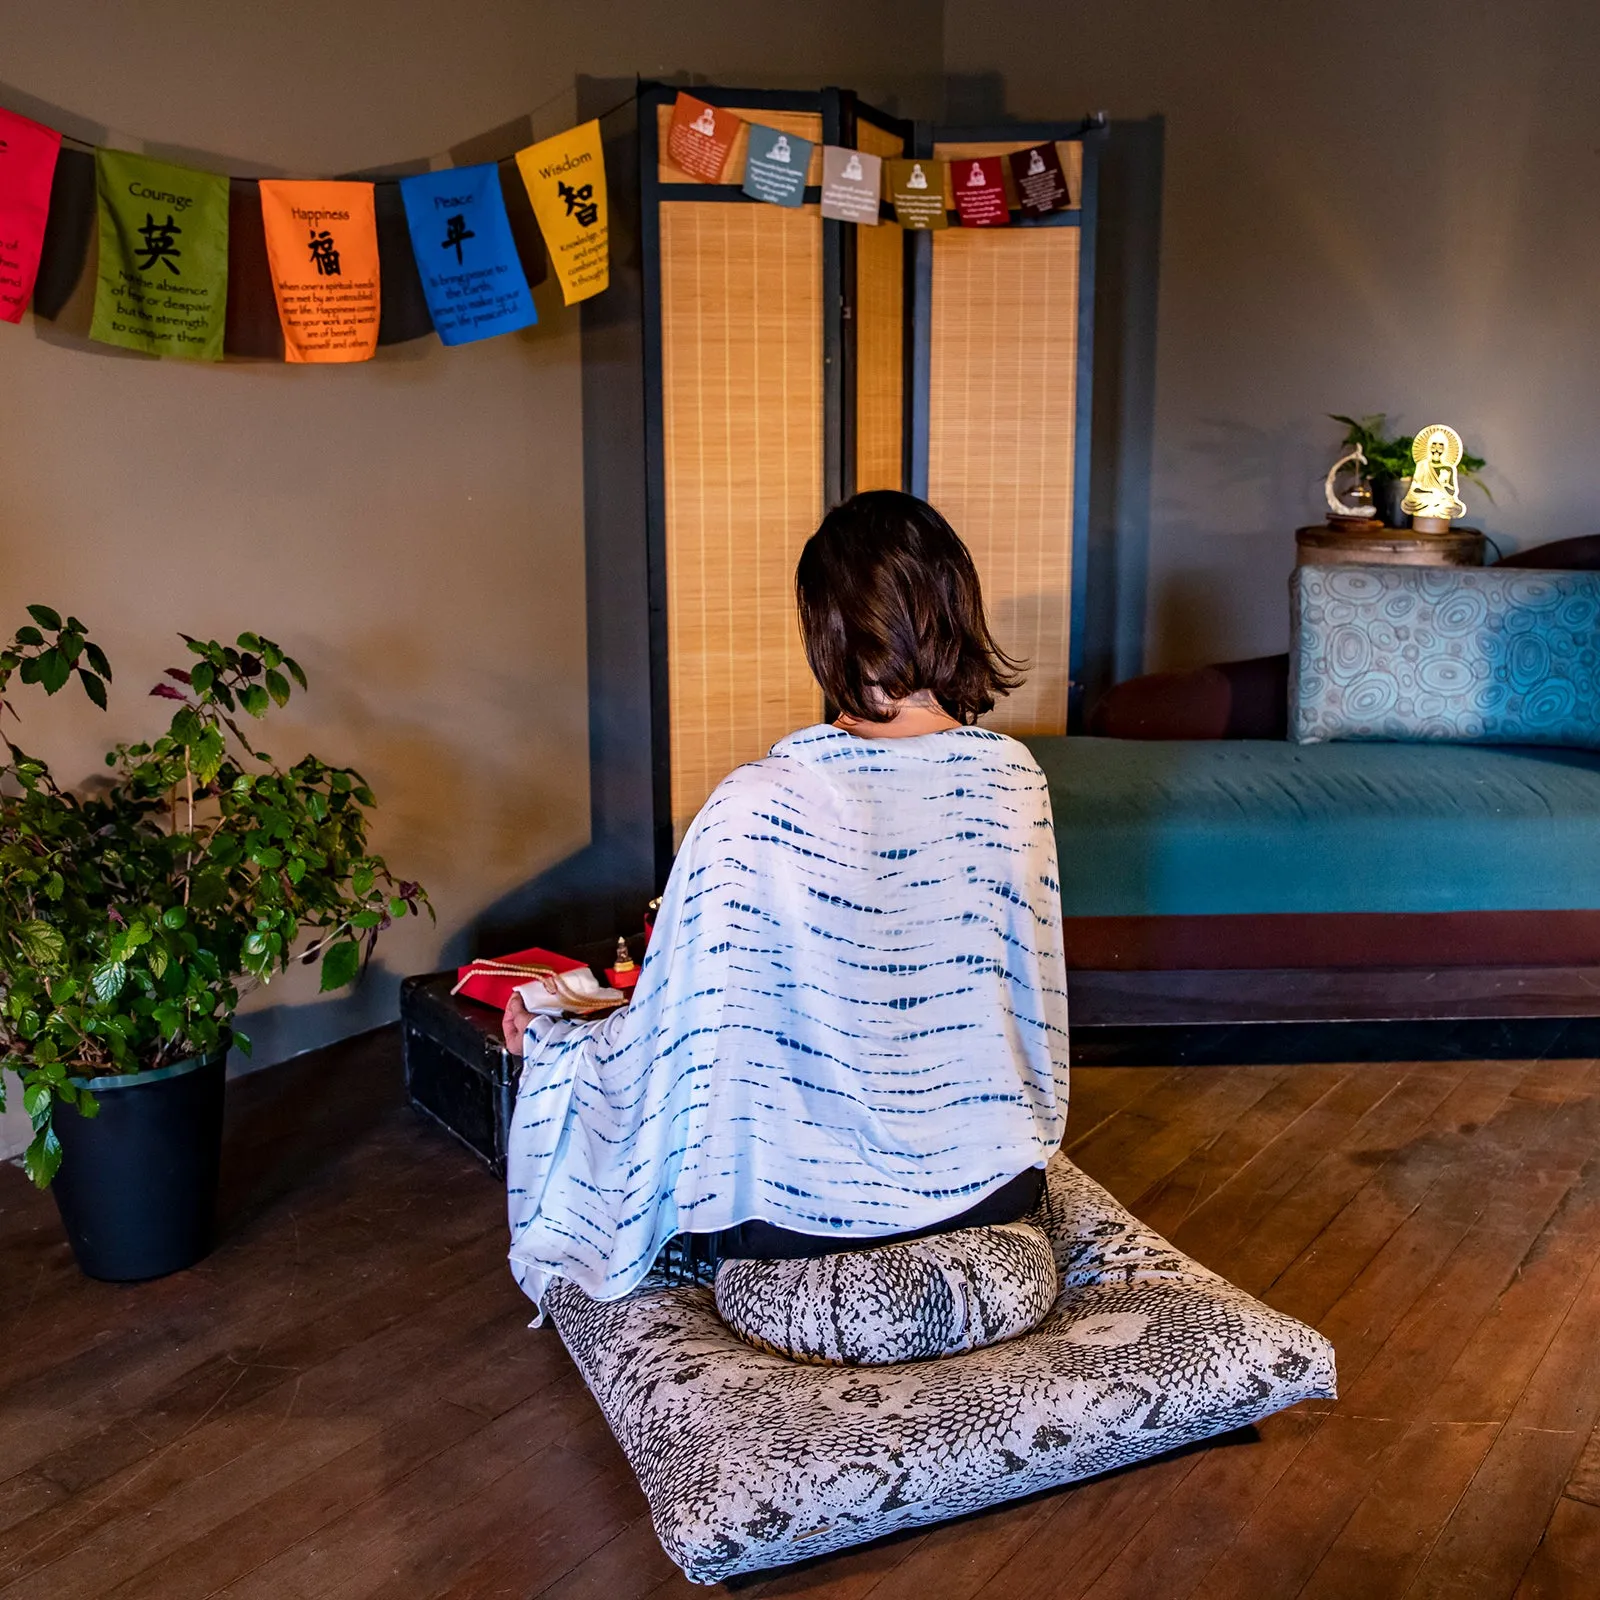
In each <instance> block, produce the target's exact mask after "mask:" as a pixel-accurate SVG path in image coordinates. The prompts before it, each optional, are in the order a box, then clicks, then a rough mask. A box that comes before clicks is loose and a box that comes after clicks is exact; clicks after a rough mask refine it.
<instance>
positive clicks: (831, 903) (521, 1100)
mask: <svg viewBox="0 0 1600 1600" xmlns="http://www.w3.org/2000/svg"><path fill="white" fill-rule="evenodd" d="M1066 1113H1067V991H1066V968H1065V962H1064V959H1063V955H1062V942H1061V894H1060V884H1059V882H1058V877H1057V871H1056V846H1055V832H1054V829H1053V826H1052V823H1051V817H1050V796H1049V790H1048V788H1047V787H1046V784H1045V779H1044V775H1043V773H1041V772H1040V770H1039V767H1038V765H1037V763H1036V762H1035V761H1034V759H1033V756H1032V755H1031V754H1030V753H1029V752H1028V750H1027V749H1026V748H1025V747H1024V746H1022V745H1020V744H1018V743H1017V742H1016V741H1015V740H1013V739H1008V738H1006V737H1005V736H1004V735H1002V734H996V733H991V732H989V731H987V730H986V729H981V728H955V729H950V730H948V731H946V732H942V733H932V734H924V735H922V736H920V737H918V738H912V739H886V740H879V741H873V740H867V739H862V738H858V737H856V736H855V735H853V734H848V733H845V732H843V731H842V730H840V729H837V728H830V727H814V728H806V729H803V730H802V731H801V732H799V733H796V734H792V735H790V737H788V738H787V739H784V740H781V741H780V742H779V743H778V744H776V745H774V746H773V749H772V753H771V754H770V755H769V756H768V757H767V758H766V759H765V760H762V761H755V762H752V763H750V764H749V765H748V766H744V767H740V768H739V769H738V770H737V771H735V772H733V773H731V774H730V775H729V776H728V777H727V778H725V779H724V780H723V781H722V783H721V784H720V785H718V787H717V790H716V792H715V793H714V794H713V795H712V796H711V798H710V799H709V800H708V801H707V802H706V804H705V806H704V808H703V809H702V810H701V812H700V814H699V816H697V817H696V818H695V820H694V822H693V824H692V825H691V827H690V829H689V832H688V835H687V837H686V838H685V839H684V842H683V846H682V848H681V849H680V851H679V853H678V857H677V860H676V862H675V863H674V865H673V869H672V874H671V877H670V878H669V879H668V882H667V889H666V894H665V896H664V898H663V900H662V904H661V909H660V914H659V916H658V918H657V920H656V924H655V933H654V936H653V937H652V939H651V942H650V948H649V952H648V954H647V955H646V958H645V961H644V965H643V967H642V969H641V971H640V974H639V982H638V987H637V988H636V990H635V993H634V999H633V1003H632V1005H631V1006H630V1007H629V1008H628V1009H627V1010H626V1011H622V1012H618V1013H616V1014H615V1015H613V1016H610V1017H607V1018H605V1019H603V1020H600V1021H590V1022H571V1021H556V1020H552V1019H551V1018H548V1017H539V1018H537V1019H536V1020H535V1022H534V1023H533V1025H532V1026H531V1027H530V1028H529V1030H528V1036H527V1042H526V1052H525V1063H524V1066H523V1071H522V1080H521V1084H520V1087H519V1091H518V1096H517V1106H516V1113H515V1115H514V1117H513V1119H512V1128H511V1134H510V1140H509V1146H510V1147H509V1150H508V1151H507V1161H506V1168H507V1188H508V1198H509V1207H510V1220H511V1252H510V1254H511V1262H512V1270H513V1271H514V1273H515V1274H516V1277H517V1281H518V1282H519V1283H520V1284H521V1285H522V1287H523V1289H524V1291H525V1292H526V1293H527V1294H528V1296H529V1297H530V1298H531V1299H532V1300H534V1301H535V1303H537V1302H538V1301H539V1300H540V1298H541V1297H542V1295H543V1292H544V1288H545V1286H546V1285H547V1284H548V1283H549V1282H550V1280H551V1279H552V1278H558V1277H559V1278H566V1279H570V1280H571V1281H572V1282H573V1283H575V1284H577V1285H578V1286H579V1287H580V1288H582V1289H583V1290H584V1291H585V1292H586V1293H588V1294H590V1295H592V1296H594V1297H595V1298H596V1299H602V1300H612V1299H617V1298H620V1297H621V1296H622V1295H624V1294H627V1293H628V1292H629V1291H630V1290H632V1289H633V1288H635V1287H636V1286H637V1285H638V1283H639V1282H640V1280H641V1279H642V1278H643V1277H644V1276H645V1274H646V1273H647V1272H648V1271H649V1269H650V1266H651V1264H652V1262H653V1261H654V1260H655V1257H656V1254H657V1252H658V1251H659V1250H660V1248H661V1246H662V1245H663V1244H665V1243H666V1241H667V1240H668V1239H670V1238H671V1237H672V1236H673V1235H674V1234H676V1233H688V1232H693V1233H709V1232H715V1231H717V1230H719V1229H722V1228H728V1227H732V1226H734V1225H735V1224H737V1223H740V1222H745V1221H749V1220H752V1219H756V1218H759V1219H761V1220H764V1221H766V1222H770V1223H773V1224H775V1225H777V1226H779V1227H783V1228H788V1229H792V1230H794V1231H796V1232H800V1233H810V1234H821V1235H838V1236H854V1237H857V1238H861V1237H872V1236H881V1235H884V1234H891V1233H900V1232H905V1231H909V1230H912V1229H916V1228H923V1227H928V1226H930V1225H932V1224H934V1223H938V1222H942V1221H944V1220H945V1219H946V1218H948V1217H951V1216H954V1215H956V1214H957V1213H958V1212H961V1211H964V1210H966V1209H967V1208H968V1207H969V1206H972V1205H974V1204H976V1203H977V1201H979V1200H980V1199H982V1198H983V1196H984V1195H986V1194H988V1193H989V1192H990V1191H992V1190H994V1189H996V1188H998V1187H999V1186H1000V1185H1001V1184H1002V1183H1004V1182H1006V1181H1007V1180H1008V1179H1010V1178H1013V1177H1015V1176H1016V1174H1017V1173H1019V1172H1021V1171H1024V1170H1025V1169H1027V1168H1029V1167H1034V1166H1043V1165H1044V1164H1045V1162H1046V1161H1047V1160H1048V1159H1049V1156H1050V1154H1051V1152H1052V1151H1054V1150H1055V1148H1056V1146H1057V1145H1058V1144H1059V1143H1060V1142H1061V1135H1062V1132H1063V1130H1064V1129H1065V1126H1066Z"/></svg>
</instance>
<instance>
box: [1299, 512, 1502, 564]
mask: <svg viewBox="0 0 1600 1600" xmlns="http://www.w3.org/2000/svg"><path fill="white" fill-rule="evenodd" d="M1294 542H1295V549H1296V565H1298V566H1302V567H1330V566H1339V565H1342V564H1344V563H1347V562H1359V563H1362V564H1363V565H1376V566H1386V567H1481V566H1482V565H1483V553H1484V547H1485V544H1486V542H1487V541H1486V540H1485V539H1484V537H1483V535H1482V534H1481V533H1480V532H1479V531H1478V530H1477V529H1476V528H1452V529H1451V530H1450V531H1449V532H1448V533H1416V532H1414V531H1413V530H1411V529H1409V528H1385V527H1383V526H1381V525H1379V526H1376V527H1374V526H1373V525H1372V524H1370V523H1360V522H1345V523H1332V522H1319V523H1317V524H1315V525H1314V526H1313V527H1309V528H1296V529H1295V533H1294Z"/></svg>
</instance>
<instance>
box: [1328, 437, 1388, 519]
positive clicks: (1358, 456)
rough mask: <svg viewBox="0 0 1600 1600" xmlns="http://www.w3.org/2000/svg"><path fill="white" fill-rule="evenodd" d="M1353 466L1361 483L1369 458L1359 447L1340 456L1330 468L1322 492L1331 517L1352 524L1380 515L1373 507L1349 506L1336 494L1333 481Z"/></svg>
mask: <svg viewBox="0 0 1600 1600" xmlns="http://www.w3.org/2000/svg"><path fill="white" fill-rule="evenodd" d="M1352 464H1353V465H1354V466H1355V468H1356V471H1357V480H1356V481H1357V482H1359V481H1360V477H1361V471H1360V469H1361V468H1363V467H1365V466H1366V464H1367V458H1366V456H1365V455H1364V454H1363V453H1362V451H1361V448H1360V446H1359V445H1358V446H1357V447H1356V448H1355V449H1354V450H1352V451H1351V452H1350V454H1349V455H1347V456H1340V457H1339V459H1338V460H1337V461H1335V462H1334V464H1333V465H1332V466H1331V467H1329V468H1328V476H1327V477H1326V478H1324V479H1323V480H1322V492H1323V494H1324V495H1325V496H1326V497H1327V501H1328V511H1329V513H1330V514H1331V515H1333V516H1335V517H1343V518H1345V519H1346V520H1347V521H1350V522H1360V521H1362V520H1364V519H1365V518H1368V517H1376V516H1377V514H1378V511H1377V507H1376V506H1372V505H1364V506H1347V505H1346V504H1345V503H1344V501H1342V500H1341V499H1340V498H1339V496H1338V495H1337V494H1336V493H1334V488H1333V480H1334V479H1335V478H1337V477H1338V476H1339V474H1340V472H1342V471H1343V470H1344V468H1346V467H1348V466H1351V465H1352Z"/></svg>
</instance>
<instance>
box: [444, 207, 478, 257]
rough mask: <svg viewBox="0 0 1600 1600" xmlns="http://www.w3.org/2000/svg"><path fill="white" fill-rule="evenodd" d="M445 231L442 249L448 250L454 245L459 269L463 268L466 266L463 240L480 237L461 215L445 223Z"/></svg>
mask: <svg viewBox="0 0 1600 1600" xmlns="http://www.w3.org/2000/svg"><path fill="white" fill-rule="evenodd" d="M445 229H446V232H445V236H444V242H443V244H442V246H441V248H442V249H445V250H448V249H449V248H450V247H451V246H452V245H454V246H455V252H456V265H457V266H458V267H459V266H462V265H464V262H463V260H462V256H461V241H462V240H463V239H476V238H477V237H478V236H477V234H475V233H474V232H473V231H472V229H471V228H469V227H468V226H467V219H466V217H464V216H461V215H457V216H454V217H450V218H448V219H447V220H446V222H445Z"/></svg>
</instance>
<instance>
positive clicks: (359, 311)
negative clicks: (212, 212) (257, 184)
mask: <svg viewBox="0 0 1600 1600" xmlns="http://www.w3.org/2000/svg"><path fill="white" fill-rule="evenodd" d="M261 221H262V225H263V226H264V228H265V229H266V235H267V260H268V262H269V263H270V264H271V267H272V290H273V293H274V294H275V295H276V296H277V300H278V320H279V321H280V322H281V323H282V324H283V356H284V360H285V361H369V360H371V358H372V353H373V351H374V350H376V349H377V347H378V311H379V288H378V224H377V216H376V212H375V210H374V206H373V199H372V185H371V184H370V183H335V182H317V181H304V180H287V179H279V178H263V179H262V180H261Z"/></svg>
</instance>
